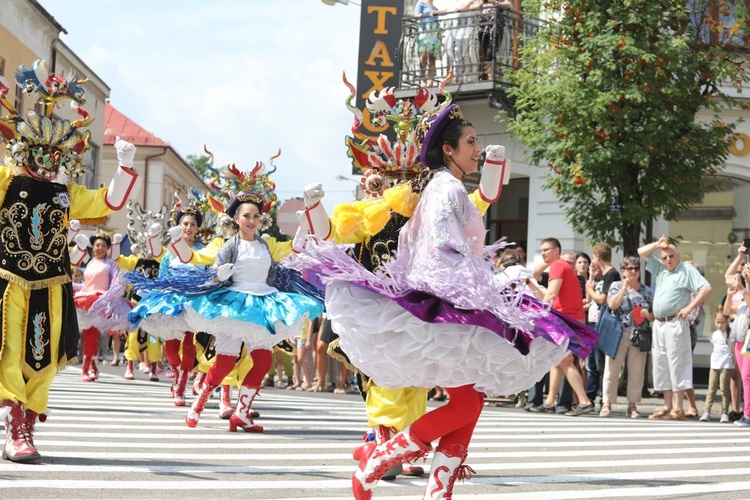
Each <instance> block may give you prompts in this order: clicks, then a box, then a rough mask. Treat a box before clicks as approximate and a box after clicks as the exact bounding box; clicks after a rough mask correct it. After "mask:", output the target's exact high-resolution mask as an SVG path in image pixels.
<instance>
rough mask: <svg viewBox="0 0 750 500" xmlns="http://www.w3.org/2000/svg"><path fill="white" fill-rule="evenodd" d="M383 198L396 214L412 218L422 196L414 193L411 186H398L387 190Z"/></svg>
mask: <svg viewBox="0 0 750 500" xmlns="http://www.w3.org/2000/svg"><path fill="white" fill-rule="evenodd" d="M383 198H384V199H385V201H386V202H388V205H390V207H391V209H393V211H394V212H396V213H397V214H400V215H403V216H404V217H411V216H412V214H413V213H414V209H415V208H417V203H418V202H419V199H420V198H421V195H420V194H418V193H415V192H414V191H412V189H411V184H396V185H395V186H393V187H392V188H390V189H386V190H385V192H384V193H383Z"/></svg>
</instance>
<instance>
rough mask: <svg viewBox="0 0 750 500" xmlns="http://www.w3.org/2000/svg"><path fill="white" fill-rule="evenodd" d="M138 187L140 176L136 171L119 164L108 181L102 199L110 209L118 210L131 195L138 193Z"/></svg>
mask: <svg viewBox="0 0 750 500" xmlns="http://www.w3.org/2000/svg"><path fill="white" fill-rule="evenodd" d="M140 187H141V178H140V177H139V176H138V172H136V171H135V170H133V169H132V168H128V167H123V166H122V165H120V166H119V167H118V168H117V172H115V176H114V177H113V178H112V181H111V182H110V183H109V188H108V189H107V195H106V197H105V198H104V201H105V202H106V203H107V206H108V207H109V208H110V209H112V210H114V211H117V210H120V209H122V207H124V206H125V203H127V201H128V199H129V198H130V197H131V196H135V195H136V194H137V193H138V190H139V189H140Z"/></svg>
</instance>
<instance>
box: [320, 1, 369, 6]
mask: <svg viewBox="0 0 750 500" xmlns="http://www.w3.org/2000/svg"><path fill="white" fill-rule="evenodd" d="M320 1H321V2H323V3H324V4H326V5H336V4H337V3H343V4H344V5H349V3H350V2H349V0H320ZM351 4H352V5H359V6H361V4H358V3H357V2H351Z"/></svg>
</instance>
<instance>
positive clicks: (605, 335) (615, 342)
mask: <svg viewBox="0 0 750 500" xmlns="http://www.w3.org/2000/svg"><path fill="white" fill-rule="evenodd" d="M594 329H595V330H596V331H597V332H599V340H598V341H597V342H596V348H597V349H599V350H600V351H602V352H603V353H604V354H606V355H607V356H609V357H610V358H612V359H614V357H615V356H616V355H617V347H618V346H619V345H620V337H622V325H621V324H620V313H619V311H615V312H614V313H612V310H610V308H609V307H607V305H606V304H605V305H603V306H602V307H601V308H600V309H599V321H597V322H596V326H595V327H594Z"/></svg>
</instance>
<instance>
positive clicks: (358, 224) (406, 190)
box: [301, 75, 510, 479]
mask: <svg viewBox="0 0 750 500" xmlns="http://www.w3.org/2000/svg"><path fill="white" fill-rule="evenodd" d="M344 83H345V84H346V85H347V87H348V88H349V90H350V92H351V95H350V96H349V98H348V99H347V108H348V109H349V110H350V111H352V113H353V114H354V117H355V120H354V123H353V125H352V136H347V137H346V145H347V149H348V155H349V157H350V158H351V159H352V161H353V164H354V165H355V166H356V167H357V168H358V169H359V170H360V171H361V172H362V174H363V175H364V177H363V178H362V188H363V189H362V191H363V193H364V194H365V198H364V199H363V200H357V201H355V202H354V203H343V204H339V205H337V206H336V207H334V209H333V214H334V216H333V218H331V220H330V221H329V220H328V216H327V215H326V214H325V211H324V209H323V206H322V205H321V204H319V203H318V201H319V198H320V196H322V190H321V188H320V185H319V184H312V185H310V186H307V187H306V188H305V192H304V193H303V195H304V199H305V200H306V206H307V209H306V210H305V213H304V214H303V215H302V216H301V224H302V225H303V226H304V227H305V229H306V230H307V231H308V232H309V233H310V234H313V235H315V236H319V237H326V238H327V237H330V238H332V239H333V240H334V241H335V242H336V243H338V244H352V243H353V244H355V247H354V256H355V258H356V259H357V261H358V262H359V263H360V264H362V266H363V267H364V268H365V269H367V270H368V271H374V270H375V269H378V268H380V267H381V266H383V265H385V264H386V263H388V262H389V261H390V259H391V256H392V254H393V253H394V252H395V251H396V246H397V242H398V233H399V230H400V229H401V228H402V227H403V225H404V224H405V223H406V221H407V220H408V218H409V216H411V214H412V212H413V210H414V207H415V206H416V204H417V201H419V197H420V196H421V190H422V189H423V188H424V183H420V182H415V181H417V180H418V174H419V173H420V172H421V171H422V166H421V164H420V163H419V149H418V147H417V145H416V144H415V142H414V128H415V126H416V125H417V123H419V120H420V119H421V117H422V116H423V114H424V113H427V112H430V111H434V110H436V109H439V108H440V107H442V108H444V107H446V106H448V105H449V104H450V103H451V100H452V97H451V94H450V93H448V92H444V94H445V101H443V103H439V101H438V96H437V95H436V94H433V93H431V92H430V90H429V89H427V88H420V89H419V90H418V91H417V94H416V96H415V97H414V98H413V99H407V100H404V101H397V100H396V98H395V96H394V94H393V90H392V89H384V90H383V91H382V92H380V93H379V94H378V93H377V92H374V91H373V92H372V93H371V94H370V96H369V99H368V100H367V103H366V107H367V111H368V112H369V114H370V116H371V117H373V122H374V124H375V125H376V126H377V127H378V128H383V127H385V126H387V125H389V124H390V125H392V128H393V131H394V132H395V138H394V140H393V142H391V140H390V139H389V138H388V137H387V136H386V135H385V134H380V135H379V136H378V137H370V136H367V135H365V134H363V133H362V132H361V131H360V126H361V124H362V120H363V113H362V111H361V110H359V109H357V108H356V107H354V106H353V105H352V104H351V102H352V100H354V98H355V89H354V87H353V86H352V85H351V84H350V83H349V82H348V80H347V79H346V76H345V75H344ZM444 83H445V82H443V83H441V85H440V87H439V88H440V91H441V92H443V85H444ZM509 179H510V162H506V160H505V158H504V156H500V155H497V157H495V158H489V159H488V161H485V164H484V168H483V170H482V176H481V179H480V181H479V188H478V189H477V190H476V191H474V192H473V193H471V194H470V195H469V198H470V199H471V201H472V202H473V203H474V204H475V205H476V207H477V209H478V210H479V212H480V213H481V214H482V215H484V214H485V213H486V211H487V209H488V208H489V206H490V204H491V203H494V202H496V201H497V200H498V199H499V198H500V194H501V192H502V187H503V184H507V183H508V181H509ZM334 336H335V337H336V338H335V339H334V340H333V341H332V342H331V344H330V347H329V353H330V355H331V356H332V357H334V358H336V359H339V360H340V361H342V362H344V363H346V364H347V366H348V368H349V369H351V370H352V371H355V372H358V374H359V380H360V381H364V383H362V382H361V383H360V388H361V389H362V392H363V396H364V397H365V404H366V412H367V419H368V423H369V425H370V427H371V428H372V432H368V433H367V434H366V438H368V439H370V438H374V439H375V440H376V441H377V442H378V443H382V442H384V441H387V440H388V439H390V438H391V436H392V435H393V434H395V433H396V432H399V431H401V430H403V429H404V428H406V427H407V426H409V425H411V424H412V423H413V422H414V421H415V420H416V419H417V418H419V417H421V416H422V415H424V413H425V412H426V411H427V388H425V387H414V386H410V387H401V388H389V387H381V386H379V385H378V384H376V383H375V382H373V381H372V380H369V378H368V377H367V374H365V373H362V371H361V370H359V369H358V368H357V367H356V366H353V365H351V364H350V363H349V359H348V358H347V357H346V354H345V353H344V352H342V351H341V348H340V342H339V340H338V336H337V335H334ZM359 452H360V449H357V450H355V453H354V458H355V459H358V458H359V454H360V453H359ZM423 473H424V471H423V469H422V467H419V466H413V465H410V466H405V467H403V469H401V466H400V465H399V466H397V467H395V468H394V469H393V470H391V471H389V472H388V473H387V474H386V475H385V476H384V477H383V478H384V479H393V478H395V476H396V475H397V474H404V475H412V476H421V475H422V474H423Z"/></svg>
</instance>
